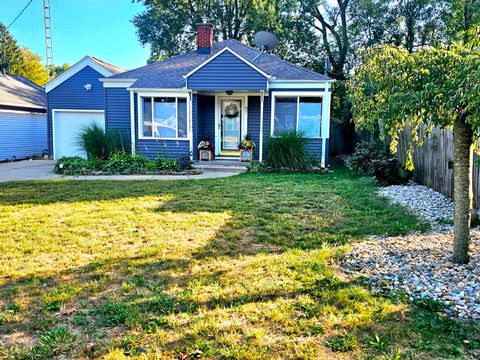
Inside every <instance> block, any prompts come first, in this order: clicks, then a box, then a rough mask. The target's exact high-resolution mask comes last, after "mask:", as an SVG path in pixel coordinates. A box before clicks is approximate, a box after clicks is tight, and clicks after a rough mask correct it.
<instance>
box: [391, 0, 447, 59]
mask: <svg viewBox="0 0 480 360" xmlns="http://www.w3.org/2000/svg"><path fill="white" fill-rule="evenodd" d="M441 7H442V2H441V1H439V0H397V1H395V2H393V3H392V4H391V14H390V16H391V17H393V18H394V23H396V24H395V25H396V26H395V27H394V33H393V39H392V40H393V43H395V45H397V46H402V47H405V49H407V50H408V51H409V52H413V50H414V49H415V48H417V47H421V46H426V45H434V44H435V43H436V42H437V40H438V39H439V37H440V36H441V32H440V29H441V21H440V18H439V17H440V13H441V12H440V11H439V10H440V8H441ZM395 30H396V31H395Z"/></svg>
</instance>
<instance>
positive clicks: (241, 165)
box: [193, 159, 249, 172]
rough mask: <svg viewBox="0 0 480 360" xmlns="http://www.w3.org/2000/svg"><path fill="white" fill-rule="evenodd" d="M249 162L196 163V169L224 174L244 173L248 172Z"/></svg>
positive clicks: (213, 161) (236, 160)
mask: <svg viewBox="0 0 480 360" xmlns="http://www.w3.org/2000/svg"><path fill="white" fill-rule="evenodd" d="M248 164H249V163H248V162H240V161H238V159H235V160H224V159H222V160H218V159H215V160H212V161H195V163H194V165H193V166H194V167H196V168H198V169H205V170H211V171H224V172H243V171H246V170H247V166H248Z"/></svg>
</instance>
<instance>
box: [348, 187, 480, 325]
mask: <svg viewBox="0 0 480 360" xmlns="http://www.w3.org/2000/svg"><path fill="white" fill-rule="evenodd" d="M379 194H380V195H382V196H385V197H387V198H389V199H390V201H391V202H393V203H396V204H401V205H403V206H405V207H407V208H409V209H410V210H411V211H412V212H414V213H416V214H417V215H419V216H420V217H421V218H423V219H424V220H425V221H427V222H428V223H430V224H431V229H432V231H431V232H430V233H428V234H421V233H414V234H411V235H407V236H396V237H379V236H376V237H372V238H371V239H370V240H369V241H367V242H361V243H357V244H356V245H353V248H352V250H351V251H350V252H349V253H348V254H347V255H346V256H345V258H344V259H343V261H342V265H343V267H344V269H345V270H346V271H347V272H348V273H350V274H353V275H354V276H355V277H365V279H366V281H367V282H368V283H369V285H370V286H371V287H372V288H373V289H375V290H378V291H380V292H385V293H389V292H403V293H405V294H407V296H408V298H409V300H411V301H414V302H420V303H422V305H423V306H428V307H431V308H437V310H438V311H441V312H442V313H444V314H447V315H450V316H453V317H456V318H460V319H468V318H470V319H475V320H480V230H478V229H475V230H473V231H472V246H471V253H470V255H471V260H470V263H469V264H468V265H457V264H453V263H452V261H451V253H452V246H453V233H452V225H451V224H452V223H453V222H452V216H453V203H452V201H451V200H450V199H448V198H446V197H445V196H443V195H442V194H439V193H437V192H436V191H434V190H431V189H429V188H427V187H425V186H420V185H417V184H414V183H410V184H408V185H405V186H400V185H395V186H388V187H384V188H381V189H380V190H379Z"/></svg>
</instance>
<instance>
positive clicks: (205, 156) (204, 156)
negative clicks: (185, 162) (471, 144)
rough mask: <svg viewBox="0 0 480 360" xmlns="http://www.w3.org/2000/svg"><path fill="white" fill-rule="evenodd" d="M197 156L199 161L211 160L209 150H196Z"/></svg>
mask: <svg viewBox="0 0 480 360" xmlns="http://www.w3.org/2000/svg"><path fill="white" fill-rule="evenodd" d="M198 158H199V159H200V161H212V151H211V150H198Z"/></svg>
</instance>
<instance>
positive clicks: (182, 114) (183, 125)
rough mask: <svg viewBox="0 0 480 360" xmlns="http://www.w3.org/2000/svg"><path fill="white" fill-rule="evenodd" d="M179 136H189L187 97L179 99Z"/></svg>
mask: <svg viewBox="0 0 480 360" xmlns="http://www.w3.org/2000/svg"><path fill="white" fill-rule="evenodd" d="M177 111H178V137H179V138H186V137H187V135H188V134H187V99H183V98H179V99H178V108H177Z"/></svg>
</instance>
